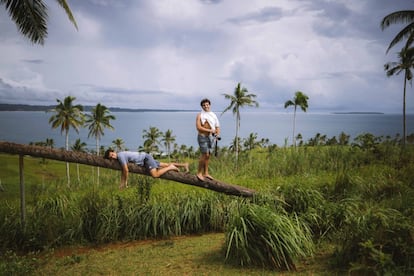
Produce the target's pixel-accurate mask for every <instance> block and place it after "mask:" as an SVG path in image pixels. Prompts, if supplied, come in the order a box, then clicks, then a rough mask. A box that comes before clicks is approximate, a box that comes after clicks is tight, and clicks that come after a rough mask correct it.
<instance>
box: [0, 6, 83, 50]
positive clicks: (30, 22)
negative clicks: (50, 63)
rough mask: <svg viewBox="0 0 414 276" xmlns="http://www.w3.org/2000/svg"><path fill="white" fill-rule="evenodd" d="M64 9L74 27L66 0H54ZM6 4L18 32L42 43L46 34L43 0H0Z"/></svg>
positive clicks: (74, 23) (74, 22)
mask: <svg viewBox="0 0 414 276" xmlns="http://www.w3.org/2000/svg"><path fill="white" fill-rule="evenodd" d="M56 2H57V3H58V4H59V5H60V6H61V7H62V8H63V9H64V10H65V12H66V15H67V16H68V18H69V20H70V21H71V22H72V23H73V25H74V26H75V28H76V29H78V26H77V24H76V21H75V18H74V17H73V15H72V11H71V10H70V8H69V5H68V3H67V1H66V0H56ZM1 4H3V5H5V6H6V10H7V12H8V14H9V16H10V17H11V19H12V20H13V21H14V22H15V23H16V25H17V27H18V29H19V31H20V33H22V35H23V36H25V37H27V38H29V39H30V41H31V42H32V43H35V44H40V45H43V44H44V42H45V39H46V36H47V18H48V14H47V6H46V4H45V3H44V1H43V0H30V1H29V0H0V5H1Z"/></svg>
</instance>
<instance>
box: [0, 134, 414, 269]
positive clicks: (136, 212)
mask: <svg viewBox="0 0 414 276" xmlns="http://www.w3.org/2000/svg"><path fill="white" fill-rule="evenodd" d="M3 157H4V158H3ZM5 161H6V162H5ZM17 161H18V157H16V156H10V155H1V158H0V165H4V168H5V169H4V170H3V167H2V170H1V171H0V178H1V179H2V186H3V187H4V188H5V191H3V192H1V193H0V197H1V198H2V204H0V221H2V223H1V224H0V254H1V255H3V254H5V252H8V250H16V251H36V250H44V249H48V248H53V247H58V246H61V245H65V244H74V243H87V244H88V243H93V244H100V243H106V242H112V241H119V240H136V239H147V238H165V237H170V236H176V235H184V234H196V233H204V232H209V231H220V232H224V233H225V236H226V244H225V245H224V247H225V253H224V254H225V256H226V257H227V260H228V261H229V262H230V261H231V262H233V263H237V264H239V265H243V266H247V265H259V266H263V267H271V268H279V269H294V268H295V265H296V263H297V261H298V260H300V259H301V258H303V257H305V256H309V255H310V254H311V253H312V252H313V250H318V248H316V249H315V248H314V244H317V245H318V246H320V245H321V244H323V243H330V244H331V245H332V246H334V247H335V255H334V256H333V258H334V260H336V264H337V265H338V266H341V267H343V268H344V269H350V270H353V271H354V272H362V273H369V272H372V271H376V272H378V273H380V274H381V273H389V272H390V271H398V272H401V271H402V272H403V273H411V272H412V270H413V263H414V253H413V248H414V246H413V237H414V235H413V233H414V229H413V225H414V215H413V214H414V148H413V147H412V146H410V145H407V146H406V148H405V149H404V150H402V149H401V148H400V147H399V146H398V145H395V143H394V142H393V141H385V142H384V143H379V142H375V143H365V142H364V143H362V142H360V143H358V144H355V145H352V146H339V145H338V146H313V147H311V146H301V147H296V148H293V147H290V148H277V147H269V148H266V149H264V148H261V149H257V150H254V151H246V152H242V153H241V154H240V155H239V162H238V167H237V168H235V167H234V162H233V156H232V154H231V153H229V152H228V153H227V154H223V155H219V157H218V158H214V157H213V158H212V160H211V163H210V169H211V173H212V174H213V175H214V176H215V177H216V178H217V179H222V180H223V181H225V182H228V183H234V184H237V185H241V186H246V187H249V188H253V189H255V190H257V194H256V196H255V197H254V198H253V199H249V200H240V199H237V198H234V197H230V196H226V195H221V194H218V193H215V192H212V191H208V190H203V189H200V188H197V187H192V186H189V185H183V184H177V183H174V182H170V181H166V180H160V179H153V178H149V177H147V176H139V175H131V178H130V181H129V182H130V185H131V187H130V188H129V189H127V190H123V191H118V190H117V187H118V183H119V177H120V175H119V172H117V171H112V170H102V171H101V185H100V186H99V187H97V186H96V185H95V179H93V178H92V177H91V175H94V174H91V170H92V169H91V167H88V166H83V165H81V166H80V171H81V181H80V182H79V183H78V182H77V181H74V183H73V185H72V187H71V189H70V190H68V189H67V188H66V186H65V177H64V175H65V167H64V162H54V161H50V160H49V161H47V162H46V163H39V162H41V160H40V159H36V158H25V170H26V171H25V176H26V175H27V177H25V179H26V182H27V189H26V191H28V193H27V210H26V211H27V217H26V223H25V224H24V225H22V224H21V223H20V206H19V201H18V188H17V187H18V183H19V182H18V170H17V169H16V168H17V166H18V162H17ZM196 162H197V160H196V159H194V160H193V163H196ZM13 164H14V165H13ZM73 172H76V170H73ZM13 175H14V176H13ZM73 179H76V176H75V175H74V176H73Z"/></svg>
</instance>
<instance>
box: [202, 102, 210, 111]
mask: <svg viewBox="0 0 414 276" xmlns="http://www.w3.org/2000/svg"><path fill="white" fill-rule="evenodd" d="M201 107H202V108H203V110H204V111H206V112H208V111H210V104H209V103H208V102H204V103H203V105H202V106H201Z"/></svg>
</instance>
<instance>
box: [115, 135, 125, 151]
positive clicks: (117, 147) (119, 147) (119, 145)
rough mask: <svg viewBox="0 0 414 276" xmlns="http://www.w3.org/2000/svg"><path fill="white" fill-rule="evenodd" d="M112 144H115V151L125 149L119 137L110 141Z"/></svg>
mask: <svg viewBox="0 0 414 276" xmlns="http://www.w3.org/2000/svg"><path fill="white" fill-rule="evenodd" d="M112 144H113V145H114V146H115V150H116V151H121V150H124V149H125V142H124V140H122V139H121V138H116V139H115V140H113V141H112Z"/></svg>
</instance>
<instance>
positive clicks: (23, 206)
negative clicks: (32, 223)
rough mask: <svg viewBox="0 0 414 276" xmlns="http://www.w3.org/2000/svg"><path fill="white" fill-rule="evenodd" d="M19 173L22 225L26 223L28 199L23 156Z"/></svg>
mask: <svg viewBox="0 0 414 276" xmlns="http://www.w3.org/2000/svg"><path fill="white" fill-rule="evenodd" d="M19 172H20V220H21V223H22V225H25V223H26V198H25V192H24V164H23V154H20V155H19Z"/></svg>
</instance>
